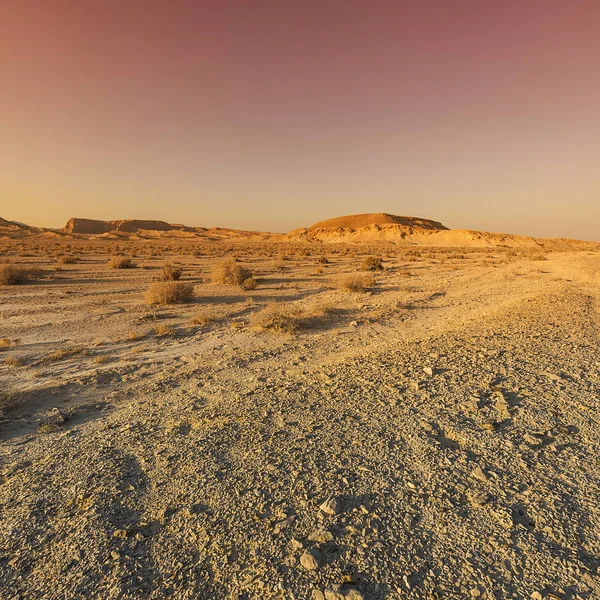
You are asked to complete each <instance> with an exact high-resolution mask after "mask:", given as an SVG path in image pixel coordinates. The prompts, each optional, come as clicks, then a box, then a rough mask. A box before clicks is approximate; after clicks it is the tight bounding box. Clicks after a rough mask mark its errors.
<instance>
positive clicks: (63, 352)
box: [48, 347, 88, 360]
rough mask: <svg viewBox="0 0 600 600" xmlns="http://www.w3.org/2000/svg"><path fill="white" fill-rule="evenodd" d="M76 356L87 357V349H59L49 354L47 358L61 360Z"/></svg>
mask: <svg viewBox="0 0 600 600" xmlns="http://www.w3.org/2000/svg"><path fill="white" fill-rule="evenodd" d="M77 354H79V355H81V356H87V355H88V351H87V348H80V347H77V348H59V349H58V350H55V351H54V352H51V353H50V354H49V355H48V358H49V359H50V360H62V359H63V358H69V357H70V356H75V355H77Z"/></svg>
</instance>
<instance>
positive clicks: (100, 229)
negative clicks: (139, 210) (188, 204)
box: [63, 218, 192, 234]
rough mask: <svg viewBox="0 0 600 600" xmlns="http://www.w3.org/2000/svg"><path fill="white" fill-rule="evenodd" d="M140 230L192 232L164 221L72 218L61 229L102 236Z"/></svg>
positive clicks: (68, 231) (182, 226) (67, 231)
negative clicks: (103, 234)
mask: <svg viewBox="0 0 600 600" xmlns="http://www.w3.org/2000/svg"><path fill="white" fill-rule="evenodd" d="M140 229H142V230H148V231H173V230H181V231H185V230H190V231H191V230H192V229H191V228H189V227H185V226H184V225H171V224H170V223H167V222H166V221H154V220H140V219H120V220H116V221H102V220H99V219H80V218H73V219H69V220H68V221H67V224H66V225H65V226H64V227H63V231H64V232H66V233H87V234H102V233H109V232H113V231H114V232H123V233H136V232H137V231H139V230H140Z"/></svg>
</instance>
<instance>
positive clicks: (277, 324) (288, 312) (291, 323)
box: [250, 302, 332, 333]
mask: <svg viewBox="0 0 600 600" xmlns="http://www.w3.org/2000/svg"><path fill="white" fill-rule="evenodd" d="M330 312H332V311H331V308H330V307H329V306H327V305H325V304H314V305H311V306H299V305H297V304H286V303H284V302H269V304H267V305H266V306H265V307H264V308H263V309H262V310H261V311H259V312H257V313H255V314H254V315H252V317H251V318H250V325H251V326H253V327H256V328H258V329H263V330H268V331H279V332H282V333H298V332H299V331H301V330H303V329H307V328H308V327H309V326H310V325H311V323H314V321H315V320H316V319H320V318H322V317H324V316H325V315H327V314H329V313H330Z"/></svg>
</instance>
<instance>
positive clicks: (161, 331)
mask: <svg viewBox="0 0 600 600" xmlns="http://www.w3.org/2000/svg"><path fill="white" fill-rule="evenodd" d="M154 333H155V334H156V335H157V336H159V337H164V336H165V335H171V334H173V333H175V330H174V329H173V328H172V327H169V326H168V325H164V324H160V325H157V326H156V327H155V328H154Z"/></svg>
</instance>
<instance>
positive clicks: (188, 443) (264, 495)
mask: <svg viewBox="0 0 600 600" xmlns="http://www.w3.org/2000/svg"><path fill="white" fill-rule="evenodd" d="M26 244H30V245H31V242H19V243H18V244H16V243H13V242H5V243H4V246H3V247H2V246H1V245H0V248H1V249H2V252H3V253H4V255H5V258H8V259H10V260H12V261H13V262H15V263H27V264H28V265H38V266H41V267H42V268H44V269H46V274H47V276H46V277H45V278H43V279H41V280H38V281H35V282H32V283H29V284H26V285H21V286H6V287H3V288H0V317H1V321H0V327H1V329H0V338H4V339H6V340H7V342H5V345H6V344H7V345H8V347H5V348H3V349H1V350H0V386H1V387H0V393H1V394H2V401H3V403H4V408H3V411H2V419H1V421H0V439H1V440H2V441H1V442H0V590H1V593H0V596H1V597H2V598H52V599H54V598H56V599H58V598H103V599H113V598H114V599H117V598H236V599H238V600H242V599H254V598H278V599H279V598H281V599H292V598H294V599H297V600H301V599H310V598H314V599H322V598H328V599H334V600H337V599H340V598H350V599H352V598H354V599H355V600H356V599H359V598H364V599H367V598H369V599H383V598H386V599H392V598H394V599H399V598H409V599H413V598H414V599H430V598H457V599H458V598H461V599H462V598H488V599H493V598H494V599H504V598H514V599H522V598H523V599H525V598H534V599H536V598H537V599H539V598H561V599H570V598H582V599H593V598H600V569H599V568H600V427H599V425H600V423H599V421H600V419H599V417H598V414H599V412H598V409H599V408H600V345H599V338H598V334H599V319H600V312H599V304H598V299H599V292H600V253H591V252H578V253H550V254H547V255H546V258H547V260H532V256H531V255H527V254H525V253H523V252H517V253H515V252H509V251H508V250H501V249H496V250H490V251H474V250H470V251H467V250H465V251H464V252H461V251H460V250H457V249H452V250H451V251H449V252H445V251H443V250H440V249H439V248H438V249H432V250H427V249H420V251H419V252H420V254H419V253H414V252H413V251H412V250H410V249H407V248H404V249H391V250H390V249H387V248H386V249H383V250H381V249H379V251H380V252H381V251H382V252H383V254H382V256H383V257H384V265H385V267H386V268H385V271H383V272H382V273H379V274H377V283H376V285H375V287H374V288H373V289H372V291H371V292H367V293H359V292H347V291H344V290H340V289H337V288H336V287H335V286H334V285H333V282H335V281H336V276H337V274H339V273H343V272H353V271H355V270H356V269H357V267H359V266H360V264H361V262H362V260H363V258H364V256H363V254H364V255H366V254H372V253H373V252H374V251H375V250H374V249H373V248H366V247H364V248H363V247H361V248H356V247H344V246H341V247H339V248H337V247H336V248H334V247H331V246H330V247H324V246H318V245H305V246H303V245H297V246H285V245H277V244H273V245H251V244H245V245H244V244H240V245H238V246H236V245H234V244H219V243H215V244H212V245H210V244H206V245H205V246H202V247H201V248H200V247H198V248H197V247H196V246H189V247H185V246H176V245H173V244H172V243H165V244H163V245H162V246H157V247H152V249H151V250H149V249H148V247H147V246H142V245H140V246H136V245H135V244H134V243H130V246H127V247H126V248H123V247H121V248H120V249H121V250H124V251H127V252H130V251H133V252H134V253H135V254H136V256H135V260H136V262H137V263H138V268H136V269H127V270H112V269H109V268H108V267H107V255H106V253H107V252H114V250H115V246H112V247H110V246H106V242H103V244H104V245H101V244H97V245H96V244H93V243H90V242H86V244H85V246H84V245H81V247H78V246H77V245H76V244H74V243H71V247H69V248H66V247H64V244H63V245H61V244H59V243H58V242H56V243H54V242H52V243H51V242H48V244H47V245H46V246H44V245H43V244H41V245H38V246H33V245H32V246H31V248H29V249H28V248H27V247H26ZM121 246H123V245H121ZM64 252H72V253H74V254H75V255H76V256H78V257H80V261H79V262H78V263H76V264H65V265H62V266H61V270H59V271H56V270H55V267H56V255H59V254H62V253H64ZM307 252H308V253H309V255H306V253H307ZM232 255H237V256H238V258H239V260H240V261H241V262H242V263H243V264H244V265H245V266H248V267H250V268H252V269H253V270H254V272H255V275H256V277H257V278H258V280H259V285H258V287H257V289H255V290H252V291H247V292H244V291H241V290H240V289H238V288H236V287H233V286H225V285H217V284H214V283H211V282H209V281H208V278H209V273H210V270H211V268H212V266H213V265H214V264H215V262H217V261H219V260H221V259H222V258H223V257H225V256H232ZM323 255H326V257H327V260H328V262H327V263H324V261H323V260H322V259H321V260H320V257H321V256H323ZM535 258H539V257H535ZM167 262H169V263H180V264H181V266H182V267H183V269H184V274H183V278H182V280H184V281H187V282H191V283H194V284H195V293H196V298H195V300H194V301H193V302H192V303H189V304H185V305H173V306H168V307H160V308H155V307H151V306H149V305H147V304H145V303H144V300H143V294H144V291H145V289H146V288H147V287H148V285H149V284H150V283H151V281H152V279H153V278H154V277H156V275H157V274H158V273H159V270H160V268H161V267H162V266H163V265H164V264H166V263H167ZM272 301H283V302H285V303H286V306H296V307H299V309H300V310H303V311H304V314H305V315H306V318H305V319H304V321H303V328H302V329H301V330H300V331H299V332H298V333H297V334H294V335H287V334H282V333H278V332H272V331H263V330H260V329H259V328H257V327H256V326H254V325H253V323H254V320H253V319H254V317H253V315H256V314H257V313H259V312H260V311H261V310H262V309H263V308H264V306H265V305H266V304H267V303H268V302H272ZM324 307H325V308H326V309H327V310H324ZM157 327H158V330H157ZM157 331H158V333H157Z"/></svg>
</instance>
